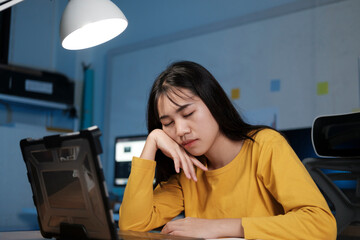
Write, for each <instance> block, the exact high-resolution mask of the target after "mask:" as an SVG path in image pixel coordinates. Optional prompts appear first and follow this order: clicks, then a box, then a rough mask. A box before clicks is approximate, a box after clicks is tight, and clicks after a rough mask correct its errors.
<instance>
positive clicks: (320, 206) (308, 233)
mask: <svg viewBox="0 0 360 240" xmlns="http://www.w3.org/2000/svg"><path fill="white" fill-rule="evenodd" d="M257 177H258V178H259V179H260V181H261V182H262V183H263V184H264V186H265V188H266V189H267V190H268V191H269V192H270V194H271V195H272V196H273V198H274V199H275V201H276V202H278V203H279V204H280V205H281V206H282V208H283V210H284V214H281V215H277V216H270V217H249V218H243V220H242V225H243V227H244V232H245V238H246V239H329V240H330V239H336V232H337V231H336V221H335V218H334V216H333V215H332V214H331V212H330V209H329V207H328V205H327V203H326V201H325V199H324V197H323V196H322V194H321V192H320V191H319V189H318V188H317V186H316V185H315V183H314V181H313V180H312V178H311V176H310V175H309V174H308V172H307V170H306V169H305V167H304V166H303V164H302V163H301V161H300V160H299V158H298V157H297V156H296V154H295V153H294V151H293V150H292V148H291V147H290V146H289V144H288V143H287V141H286V140H285V139H284V138H283V137H282V136H280V135H278V136H275V138H274V139H272V140H271V141H268V142H264V143H263V144H262V143H261V142H260V143H259V163H258V170H257ZM254 207H256V206H254Z"/></svg>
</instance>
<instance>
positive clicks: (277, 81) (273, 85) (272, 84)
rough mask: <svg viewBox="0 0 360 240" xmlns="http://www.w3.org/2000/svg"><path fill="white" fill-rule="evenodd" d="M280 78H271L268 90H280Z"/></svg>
mask: <svg viewBox="0 0 360 240" xmlns="http://www.w3.org/2000/svg"><path fill="white" fill-rule="evenodd" d="M280 83H281V82H280V79H273V80H271V82H270V91H271V92H279V91H280Z"/></svg>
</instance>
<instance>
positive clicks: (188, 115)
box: [184, 112, 194, 118]
mask: <svg viewBox="0 0 360 240" xmlns="http://www.w3.org/2000/svg"><path fill="white" fill-rule="evenodd" d="M193 113H194V112H191V113H189V114H186V115H184V118H187V117H190V116H191V115H192V114H193Z"/></svg>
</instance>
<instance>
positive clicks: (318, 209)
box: [119, 129, 336, 240]
mask: <svg viewBox="0 0 360 240" xmlns="http://www.w3.org/2000/svg"><path fill="white" fill-rule="evenodd" d="M254 140H255V142H252V141H250V140H246V141H245V142H244V144H243V146H242V149H241V151H240V152H239V154H238V155H237V156H236V157H235V158H234V159H233V160H232V161H231V162H230V163H229V164H227V165H226V166H224V167H222V168H219V169H216V170H211V171H207V172H204V171H202V170H201V169H196V175H197V179H198V182H194V181H192V180H189V179H187V178H186V176H185V175H184V174H183V173H182V172H181V173H180V174H177V175H174V176H172V177H171V178H170V179H169V181H168V182H166V183H164V184H162V186H157V188H156V189H155V190H154V191H153V187H152V183H153V178H154V174H155V165H156V162H155V161H150V160H145V159H140V158H136V157H134V159H133V162H132V168H131V174H130V177H129V181H128V184H127V186H126V189H125V193H124V198H123V203H122V205H121V208H120V220H119V227H120V229H123V230H126V229H128V230H137V231H149V230H151V229H153V228H156V227H159V226H162V225H164V224H166V223H167V222H168V221H170V220H171V219H172V218H174V217H175V216H177V215H178V214H179V213H181V212H182V211H185V216H186V217H197V218H207V219H217V218H242V225H243V228H244V232H245V238H246V239H287V240H288V239H324V240H325V239H326V240H331V239H336V221H335V218H334V217H333V215H332V214H331V212H330V210H329V208H328V205H327V203H326V201H325V199H324V198H323V196H322V194H321V193H320V191H319V190H318V188H317V187H316V185H315V183H314V182H313V180H312V178H311V177H310V175H309V174H308V172H307V171H306V169H305V168H304V166H303V165H302V163H301V161H300V160H299V159H298V157H297V156H296V154H295V153H294V151H293V150H292V149H291V147H290V146H289V145H288V143H287V141H286V140H285V139H284V138H283V137H282V136H281V135H280V134H279V133H277V132H276V131H273V130H268V129H266V130H262V131H260V132H259V133H257V134H256V136H255V137H254Z"/></svg>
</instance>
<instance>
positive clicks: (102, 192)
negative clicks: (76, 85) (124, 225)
mask: <svg viewBox="0 0 360 240" xmlns="http://www.w3.org/2000/svg"><path fill="white" fill-rule="evenodd" d="M100 135H101V132H100V130H99V129H98V128H97V127H96V126H95V127H91V128H88V129H86V130H82V131H80V132H76V133H69V134H62V135H52V136H46V137H43V138H41V139H31V138H28V139H23V140H21V141H20V147H21V151H22V155H23V158H24V161H25V164H26V168H27V173H28V179H29V182H30V185H31V188H32V192H33V200H34V204H35V206H36V210H37V213H38V221H39V226H40V231H41V234H42V236H43V237H45V238H52V237H54V238H57V239H117V238H118V237H117V232H116V227H115V224H114V220H113V213H112V210H111V209H110V204H109V200H108V192H107V189H106V183H105V180H104V174H103V171H102V167H101V162H100V157H99V155H100V154H101V153H102V148H101V144H100V141H99V137H100Z"/></svg>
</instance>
